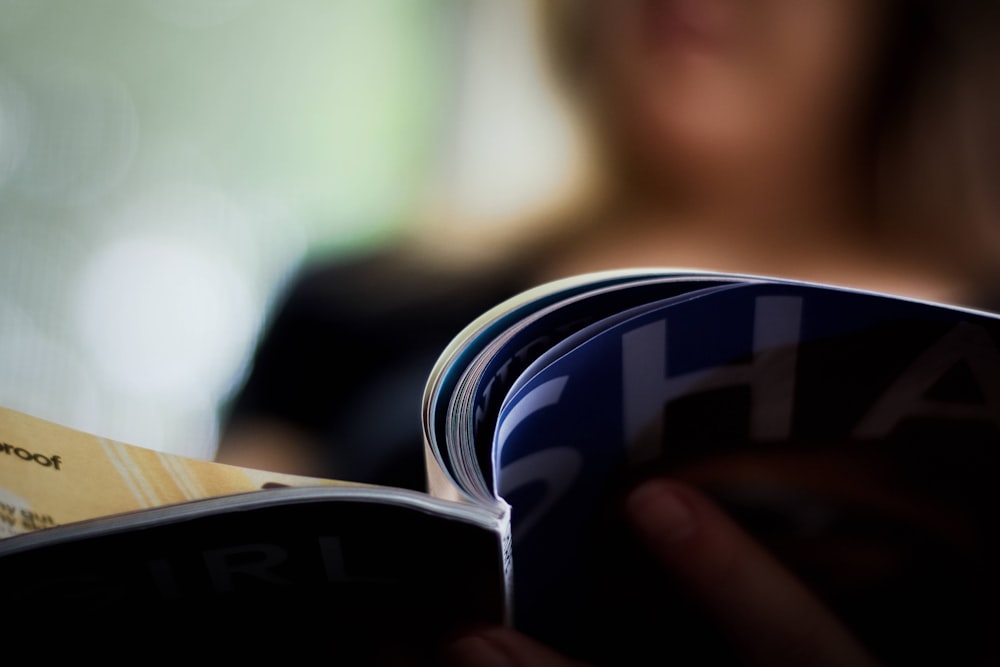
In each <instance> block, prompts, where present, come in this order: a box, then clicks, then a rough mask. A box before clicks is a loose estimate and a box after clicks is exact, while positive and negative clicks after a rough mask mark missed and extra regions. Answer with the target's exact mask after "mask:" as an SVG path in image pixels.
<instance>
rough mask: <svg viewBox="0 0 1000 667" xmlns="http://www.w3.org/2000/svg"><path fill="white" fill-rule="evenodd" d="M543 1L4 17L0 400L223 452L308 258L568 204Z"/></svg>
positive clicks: (62, 418) (145, 8) (154, 1)
mask: <svg viewBox="0 0 1000 667" xmlns="http://www.w3.org/2000/svg"><path fill="white" fill-rule="evenodd" d="M528 6H529V3H528V2H526V1H524V0H519V1H516V2H515V1H514V0H511V1H509V2H508V1H507V0H469V1H468V2H464V1H463V0H353V1H344V0H285V1H281V0H0V281H2V282H0V285H2V288H0V404H2V405H6V406H8V407H12V408H15V409H20V410H23V411H26V412H30V413H33V414H36V415H38V416H41V417H44V418H47V419H51V420H54V421H58V422H61V423H64V424H67V425H70V426H74V427H76V428H80V429H83V430H87V431H91V432H95V433H99V434H101V435H104V436H107V437H110V438H113V439H117V440H122V441H125V442H131V443H134V444H140V445H144V446H147V447H151V448H155V449H161V450H164V451H175V452H179V453H182V454H187V455H192V456H197V457H203V458H207V457H211V456H212V454H213V453H214V441H215V437H216V432H217V431H216V429H217V410H218V407H219V405H220V403H221V402H222V401H223V400H224V399H225V398H226V397H227V396H228V395H229V393H230V392H231V391H232V390H233V388H234V387H235V386H236V385H237V384H238V382H239V381H240V378H241V374H242V372H243V371H244V370H245V364H246V361H247V358H248V354H249V352H250V350H251V349H252V345H253V342H254V337H255V336H256V335H257V332H258V331H259V328H260V326H261V324H262V322H264V321H265V318H266V317H267V313H268V309H269V307H270V306H271V305H272V304H273V303H274V300H275V298H276V295H278V294H279V293H280V289H281V286H282V285H283V284H284V282H285V281H286V280H287V279H288V278H289V276H290V275H291V274H292V272H293V271H294V269H295V268H296V267H297V266H299V265H301V263H302V262H304V261H306V260H307V259H310V258H315V257H319V256H335V255H337V254H338V253H346V252H353V251H355V250H357V249H359V248H365V247H370V246H371V245H373V244H377V243H382V242H385V241H387V240H390V239H392V238H393V237H394V235H397V234H400V233H402V232H404V231H410V228H411V227H412V226H413V225H415V224H424V223H423V221H424V220H425V219H426V218H427V216H426V215H425V213H426V210H428V209H429V208H430V209H434V210H437V211H439V212H441V213H442V218H456V219H464V220H468V221H469V223H468V224H470V225H474V224H493V225H496V224H499V223H498V222H497V221H502V220H507V219H511V218H513V217H516V215H517V213H518V212H519V211H520V210H522V209H523V208H525V207H530V205H531V202H534V201H539V200H541V199H544V197H545V196H546V193H547V192H549V191H550V190H551V188H552V187H553V183H554V182H555V181H557V180H558V174H559V173H560V165H561V164H563V161H564V157H563V152H561V151H563V145H562V144H560V143H559V136H560V135H559V134H558V132H557V131H555V130H554V127H555V126H553V122H554V121H553V116H552V114H551V113H548V112H546V111H545V105H544V104H542V105H539V104H538V102H539V100H541V99H542V98H544V92H543V88H544V86H542V87H540V86H539V82H538V80H537V79H535V78H532V77H533V76H534V75H533V74H532V71H533V70H532V68H533V67H534V63H535V61H534V60H533V59H534V54H533V53H532V42H531V39H532V37H531V32H530V26H529V23H528V22H527V21H526V18H525V17H526V14H527V12H526V11H525V10H526V9H527V8H528ZM540 91H542V92H540ZM547 113H548V115H546V114H547ZM546 142H548V143H546ZM529 147H530V149H531V150H532V151H534V152H533V154H532V159H531V160H528V161H527V163H526V161H525V159H524V155H525V153H524V151H525V150H527V149H528V148H529ZM526 165H527V166H526ZM429 204H430V205H429ZM445 212H446V213H445ZM477 221H478V222H477ZM484 221H485V222H484ZM466 231H467V230H466Z"/></svg>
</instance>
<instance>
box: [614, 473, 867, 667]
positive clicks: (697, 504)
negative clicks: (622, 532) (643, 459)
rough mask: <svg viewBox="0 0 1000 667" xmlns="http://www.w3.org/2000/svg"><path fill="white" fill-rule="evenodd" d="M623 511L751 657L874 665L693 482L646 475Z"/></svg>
mask: <svg viewBox="0 0 1000 667" xmlns="http://www.w3.org/2000/svg"><path fill="white" fill-rule="evenodd" d="M626 514H627V516H628V519H629V521H630V523H631V524H632V526H633V528H634V529H635V531H636V532H637V533H638V535H639V536H640V538H641V539H642V540H643V541H644V542H645V544H646V545H647V547H648V548H649V549H650V550H651V551H652V552H653V554H654V555H655V556H656V557H657V558H658V559H659V560H660V561H661V562H662V563H663V564H664V565H665V566H666V567H667V568H668V570H669V571H670V572H671V573H673V574H674V575H675V576H677V577H678V579H679V580H680V581H682V582H683V584H684V585H686V586H688V587H689V588H690V590H691V591H692V593H693V594H694V596H695V598H696V599H698V600H699V601H700V603H701V604H703V605H704V606H705V607H706V609H707V610H708V611H709V613H710V614H712V615H713V617H715V618H716V619H717V620H718V622H719V623H720V624H721V626H722V627H723V629H724V631H725V632H726V633H727V635H728V636H729V637H730V638H731V639H732V641H733V642H734V645H735V647H736V650H737V651H738V652H739V653H740V654H741V655H743V656H745V657H746V658H747V659H748V660H749V661H750V662H751V663H753V664H760V665H771V666H774V667H783V666H785V665H788V666H792V665H794V666H795V667H801V666H803V665H814V666H817V667H819V666H824V667H834V666H841V665H851V666H852V667H858V666H862V665H864V666H869V665H875V664H876V663H875V661H874V659H873V658H872V657H871V656H870V655H869V654H868V652H867V651H866V650H865V649H864V647H863V646H861V645H860V643H859V642H858V641H857V640H856V639H855V638H854V637H853V636H852V635H851V634H850V632H849V631H848V630H847V629H846V628H845V627H844V625H843V624H842V623H841V622H840V620H839V619H837V618H836V616H834V615H833V614H832V613H831V612H830V611H829V610H828V609H827V608H826V607H825V606H824V605H823V604H822V603H821V602H820V601H819V599H818V598H816V596H815V595H813V594H812V593H811V592H810V591H809V590H808V589H807V588H806V587H805V586H804V585H803V584H802V583H801V582H800V581H799V580H798V579H797V578H796V577H794V576H793V575H792V574H791V573H790V572H789V571H788V570H787V569H785V568H784V567H783V566H782V565H781V564H780V563H779V562H778V561H777V560H776V559H775V558H774V557H773V556H771V555H770V554H769V553H768V552H767V551H766V550H765V549H764V548H763V547H762V546H760V545H759V544H758V543H757V542H756V541H754V540H753V539H752V538H751V537H750V536H749V535H747V534H746V533H745V532H744V531H743V530H742V529H741V528H740V527H739V526H738V525H737V524H736V523H735V522H734V521H733V520H732V519H730V518H729V517H728V516H727V515H726V514H725V513H724V512H723V511H721V510H720V509H719V508H717V507H716V506H715V505H714V504H713V503H712V502H711V501H709V500H708V499H707V498H705V497H704V496H703V495H702V494H700V493H698V492H697V491H695V490H694V489H693V488H691V487H688V486H685V485H682V484H678V483H675V482H670V481H667V480H663V479H655V480H650V481H647V482H645V483H643V484H641V485H640V486H638V487H637V488H636V489H634V490H633V491H632V492H631V493H630V495H629V497H628V499H627V501H626Z"/></svg>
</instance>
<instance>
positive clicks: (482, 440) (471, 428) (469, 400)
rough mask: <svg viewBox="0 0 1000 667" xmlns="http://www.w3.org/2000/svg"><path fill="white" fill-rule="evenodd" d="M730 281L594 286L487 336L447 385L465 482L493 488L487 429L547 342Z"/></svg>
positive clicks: (452, 446)
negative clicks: (668, 299)
mask: <svg viewBox="0 0 1000 667" xmlns="http://www.w3.org/2000/svg"><path fill="white" fill-rule="evenodd" d="M727 284H733V281H732V280H728V281H727V280H726V279H723V278H721V277H720V278H715V277H711V278H710V277H687V276H685V277H674V276H669V277H657V278H638V279H636V280H632V281H628V282H623V283H616V284H613V285H603V286H599V287H597V288H595V289H593V290H590V291H586V292H581V293H578V294H573V295H571V296H569V297H567V298H566V299H563V300H560V301H557V302H556V303H553V304H549V305H547V306H545V307H543V308H540V309H539V310H536V311H534V312H531V313H529V314H527V315H525V316H524V317H523V318H521V319H519V320H518V321H516V322H515V323H514V324H512V325H511V326H510V327H508V328H507V329H506V330H504V331H502V332H501V333H500V334H498V335H496V336H494V337H493V338H492V339H491V340H490V341H489V342H488V344H487V345H486V346H485V347H484V348H483V349H482V350H481V351H480V352H479V353H478V354H477V355H476V356H475V357H474V358H473V359H472V361H470V362H469V364H468V365H467V366H466V367H465V370H464V371H463V373H462V374H461V376H460V377H459V380H458V382H457V383H456V385H455V388H454V389H453V390H452V393H451V398H450V400H449V401H448V409H447V412H446V419H447V431H446V443H447V448H448V456H449V458H450V459H451V460H452V461H453V462H455V463H454V467H455V473H456V475H457V476H458V477H459V480H458V481H459V482H460V484H462V486H463V487H464V488H467V489H470V490H471V491H472V492H473V493H475V494H477V495H479V496H480V497H482V498H483V499H484V500H487V499H494V498H496V497H497V492H496V488H495V483H494V474H493V453H492V452H493V448H492V446H493V432H494V428H495V426H496V419H497V416H498V415H499V412H500V406H501V402H502V400H503V398H504V396H505V395H506V394H507V392H508V391H509V390H510V389H511V388H512V386H513V385H514V384H515V383H516V382H517V381H518V380H519V378H520V377H521V373H522V372H523V371H524V370H525V369H526V368H528V367H530V365H531V364H532V363H533V362H534V361H535V359H536V358H538V357H539V356H544V355H545V354H546V353H547V351H548V350H549V349H550V347H551V346H555V345H558V344H561V343H562V342H563V341H564V340H565V339H566V338H567V337H575V336H579V335H580V332H581V331H583V330H587V329H588V328H589V327H590V326H591V325H592V324H593V323H595V322H600V323H604V325H607V324H608V323H610V322H612V321H615V319H616V318H621V317H626V315H625V314H624V313H627V312H630V309H632V308H635V307H640V305H641V307H645V308H651V307H654V306H653V305H651V304H655V303H657V302H658V301H659V300H662V299H665V298H670V297H675V296H677V295H685V294H689V293H691V292H694V291H697V290H703V289H709V288H714V287H717V286H720V285H727Z"/></svg>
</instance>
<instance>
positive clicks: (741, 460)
mask: <svg viewBox="0 0 1000 667" xmlns="http://www.w3.org/2000/svg"><path fill="white" fill-rule="evenodd" d="M550 354H551V358H550V359H549V363H548V364H547V365H545V366H544V367H542V368H532V369H531V372H530V375H526V376H524V379H525V382H524V383H523V385H522V386H520V388H519V389H518V390H517V391H516V392H515V393H514V394H512V395H511V396H510V397H509V400H507V401H506V402H505V405H504V408H503V410H502V412H501V416H500V421H499V425H498V429H497V433H498V436H497V437H498V442H497V443H496V447H497V450H498V451H499V453H500V454H499V455H500V461H499V464H500V471H499V473H498V480H499V486H500V492H501V496H502V497H503V498H504V499H505V500H506V501H507V502H508V503H510V505H511V507H512V516H513V533H514V538H513V539H514V553H515V561H514V585H515V589H514V590H515V597H514V600H515V618H516V619H518V623H519V624H520V625H521V627H522V628H523V629H525V630H527V631H529V632H531V633H532V634H536V635H537V636H540V637H542V638H545V639H547V640H548V641H550V642H552V643H554V644H556V645H559V646H562V647H564V648H565V649H566V650H568V651H570V652H572V653H575V654H577V655H588V656H591V657H592V658H594V659H596V658H598V657H601V656H603V657H605V658H607V657H609V656H610V655H613V653H611V652H613V651H615V650H619V651H620V650H621V647H623V646H626V647H633V648H634V649H635V651H636V653H635V655H636V656H643V655H645V654H646V653H648V652H655V651H656V650H662V638H663V637H662V634H660V633H650V634H646V632H649V631H651V630H652V629H653V628H663V627H673V628H674V629H675V630H676V633H674V632H672V633H671V640H670V641H671V643H674V642H675V637H677V640H676V641H677V642H680V643H681V644H683V642H684V641H686V640H687V639H688V638H691V639H690V641H691V642H692V644H691V645H690V646H694V645H695V644H694V642H695V641H696V639H694V638H697V637H701V638H702V639H704V636H705V635H704V632H703V628H702V627H701V626H698V625H697V624H698V621H697V619H698V618H700V617H699V616H698V613H697V610H695V609H693V608H692V607H691V606H690V605H689V604H688V603H686V602H685V600H684V598H683V596H682V595H680V593H679V592H678V591H677V590H675V589H674V588H673V585H672V583H671V582H669V581H667V580H665V578H664V577H663V576H662V574H661V573H659V572H658V571H656V570H655V569H650V566H649V564H648V563H646V562H645V561H644V560H643V559H642V558H641V555H640V553H639V552H638V551H636V549H637V546H636V545H635V544H634V542H631V541H630V536H629V535H628V533H627V531H626V530H624V529H623V528H622V527H621V522H620V521H615V520H614V509H613V502H614V499H615V498H616V497H617V494H618V493H619V491H620V489H621V488H622V487H623V485H627V484H629V483H630V482H631V481H634V479H635V478H636V477H641V476H645V475H652V474H667V475H670V476H672V477H674V478H678V479H682V480H687V481H689V482H691V483H694V484H697V485H699V486H700V487H701V488H703V489H704V490H706V491H707V492H709V493H710V494H711V495H712V496H713V497H714V498H715V499H716V500H717V501H718V502H720V503H721V504H722V505H723V506H724V508H726V509H727V510H728V511H729V512H730V513H732V514H733V515H734V516H735V517H737V519H739V520H740V521H742V522H743V523H744V525H745V526H747V527H748V529H750V530H751V532H752V533H753V534H754V535H755V536H756V537H757V538H758V539H760V540H762V541H763V542H764V543H765V544H766V545H767V546H768V547H769V548H771V549H772V550H773V551H774V553H776V555H778V556H779V557H780V558H781V559H782V560H783V561H784V562H785V563H786V564H787V565H788V566H789V567H791V568H792V569H793V571H795V572H796V573H797V574H798V575H799V576H801V577H802V578H803V579H805V580H806V581H807V583H808V584H809V585H811V586H812V587H813V588H814V589H815V590H817V591H818V592H819V593H820V594H821V596H822V597H823V598H824V600H826V601H827V602H828V603H829V604H830V605H831V606H832V607H833V608H834V610H835V611H836V612H838V613H839V614H841V615H842V616H843V617H844V619H845V620H846V621H847V623H848V625H849V626H850V627H851V628H852V630H854V631H855V632H856V634H858V635H859V636H860V637H861V638H862V639H863V641H864V643H866V644H867V645H869V646H870V647H871V648H872V649H873V650H874V651H875V652H876V654H877V655H878V656H879V657H882V658H884V659H885V660H886V661H887V662H889V663H890V664H895V663H897V662H898V663H901V664H908V663H912V662H914V661H918V660H924V661H926V660H927V659H930V661H931V662H944V663H949V664H956V663H962V664H970V663H972V664H977V663H978V662H980V661H981V660H982V659H983V658H984V657H987V656H992V657H995V655H994V654H992V653H991V651H992V649H993V647H992V630H990V628H993V627H995V626H996V624H997V622H998V621H1000V617H998V614H997V612H996V608H995V600H996V599H997V595H998V594H1000V573H998V572H997V571H996V568H995V565H994V563H995V562H996V561H997V559H998V558H1000V529H998V528H997V522H996V516H997V510H998V509H1000V502H998V495H1000V492H998V491H997V487H996V483H995V470H996V469H997V467H998V465H1000V320H998V318H997V316H994V315H991V314H987V313H982V312H977V311H973V310H968V309H961V308H952V307H947V306H943V305H936V304H928V303H923V302H918V301H912V300H906V299H901V298H893V297H886V296H879V295H876V294H871V293H866V292H858V291H851V290H845V289H836V288H824V287H822V286H817V285H809V284H802V283H791V282H787V283H785V282H778V281H776V282H774V283H771V284H768V283H758V284H747V285H743V286H738V287H734V288H732V289H725V290H720V291H716V292H711V293H707V294H706V295H704V296H703V297H702V298H697V299H690V300H679V301H678V302H676V303H673V304H669V305H666V306H665V307H663V308H661V309H657V310H653V311H650V312H645V313H643V314H640V315H639V316H637V317H635V318H632V319H629V320H627V321H625V322H621V323H619V324H616V325H614V326H612V327H610V328H606V329H604V330H603V331H599V332H597V333H596V334H595V335H594V336H593V337H592V338H590V339H588V340H584V341H582V342H581V341H579V340H574V341H572V344H567V345H565V346H564V347H560V348H555V349H553V350H552V351H551V352H550ZM553 392H554V393H553ZM509 419H515V420H516V422H511V423H508V422H507V420H509ZM501 438H502V439H504V440H503V441H499V440H500V439H501ZM609 609H613V610H614V612H613V613H608V610H609ZM554 619H555V622H554ZM644 630H645V631H644ZM699 633H701V634H699ZM690 646H689V648H690ZM699 646H700V644H699ZM677 648H678V651H680V652H681V653H683V651H682V650H681V648H680V646H679V645H678V647H677ZM603 652H608V654H607V655H605V654H604V653H603ZM618 657H619V658H621V657H622V656H621V654H620V653H619V654H618Z"/></svg>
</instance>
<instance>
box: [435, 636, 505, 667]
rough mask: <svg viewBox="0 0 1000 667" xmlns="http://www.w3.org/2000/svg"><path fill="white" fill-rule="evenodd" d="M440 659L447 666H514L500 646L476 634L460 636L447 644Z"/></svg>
mask: <svg viewBox="0 0 1000 667" xmlns="http://www.w3.org/2000/svg"><path fill="white" fill-rule="evenodd" d="M441 661H442V663H443V664H444V665H446V666H447V667H515V665H514V662H513V661H511V659H510V657H509V656H508V655H507V654H506V653H504V651H503V650H502V649H501V648H500V647H498V646H497V645H496V644H495V643H493V642H492V641H490V640H489V639H487V638H485V637H479V636H476V635H470V636H468V637H462V638H461V639H458V640H456V641H454V642H452V643H451V644H449V645H448V646H447V647H446V648H445V649H444V651H442V654H441Z"/></svg>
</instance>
